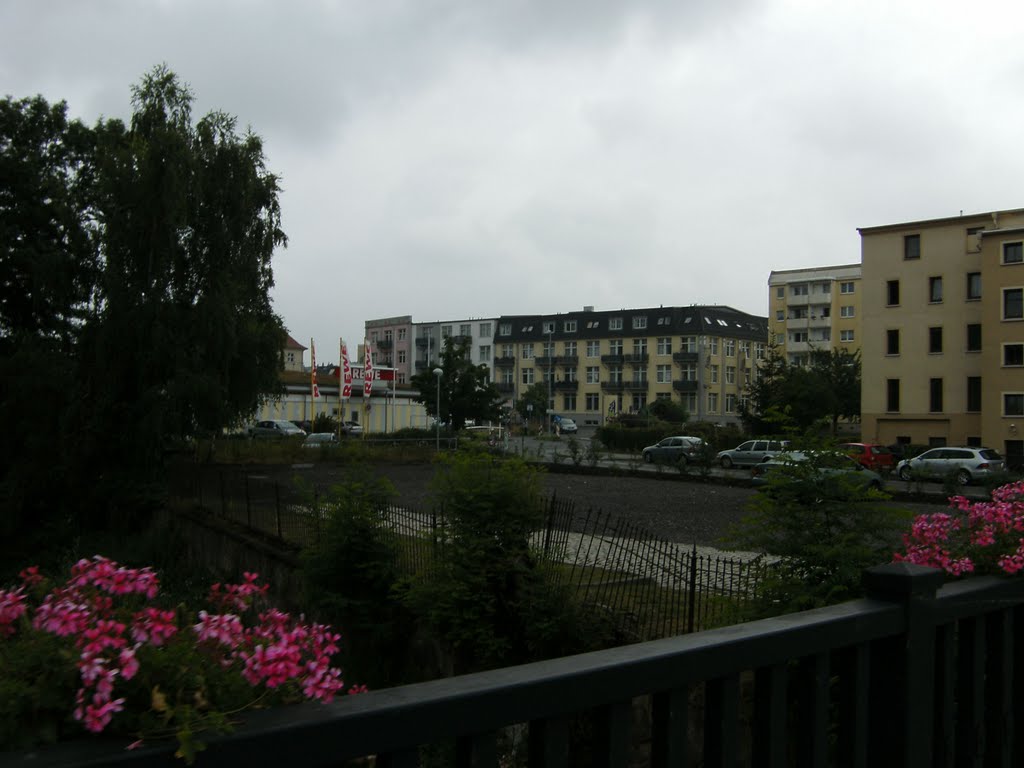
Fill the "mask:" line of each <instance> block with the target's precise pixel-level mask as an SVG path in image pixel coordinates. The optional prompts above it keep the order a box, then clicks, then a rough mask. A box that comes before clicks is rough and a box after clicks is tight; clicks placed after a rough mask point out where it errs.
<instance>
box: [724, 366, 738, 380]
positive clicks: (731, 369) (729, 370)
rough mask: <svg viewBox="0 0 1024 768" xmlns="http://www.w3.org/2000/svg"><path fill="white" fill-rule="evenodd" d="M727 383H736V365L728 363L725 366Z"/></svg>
mask: <svg viewBox="0 0 1024 768" xmlns="http://www.w3.org/2000/svg"><path fill="white" fill-rule="evenodd" d="M725 383H726V384H735V383H736V366H735V365H727V366H725Z"/></svg>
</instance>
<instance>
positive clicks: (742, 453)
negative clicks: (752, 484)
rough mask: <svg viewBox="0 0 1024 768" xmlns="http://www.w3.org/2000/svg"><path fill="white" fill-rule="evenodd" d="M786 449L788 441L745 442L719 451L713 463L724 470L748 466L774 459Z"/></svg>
mask: <svg viewBox="0 0 1024 768" xmlns="http://www.w3.org/2000/svg"><path fill="white" fill-rule="evenodd" d="M787 448H789V441H788V440H768V439H760V440H747V442H745V443H741V444H740V445H737V446H736V447H735V448H731V449H729V450H728V451H720V452H719V454H718V456H716V457H715V461H717V462H718V463H719V464H721V465H722V467H724V468H725V469H729V467H733V466H739V467H742V466H750V465H751V464H760V463H761V462H762V461H767V460H768V459H774V458H775V457H776V456H778V455H779V454H780V453H782V452H783V451H785V450H786V449H787Z"/></svg>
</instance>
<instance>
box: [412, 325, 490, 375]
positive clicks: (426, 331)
mask: <svg viewBox="0 0 1024 768" xmlns="http://www.w3.org/2000/svg"><path fill="white" fill-rule="evenodd" d="M495 322H496V321H495V319H494V318H470V319H468V320H445V321H443V322H435V323H416V324H415V344H416V354H415V359H414V362H413V365H414V370H413V373H414V374H417V373H422V372H423V371H427V370H432V369H433V368H434V367H435V366H436V365H437V363H438V361H439V360H440V359H441V350H443V349H444V343H445V339H448V338H454V339H455V340H456V341H459V342H462V341H465V342H468V343H469V358H470V362H471V363H473V364H474V365H486V366H487V367H488V369H490V371H491V379H492V380H493V379H494V369H493V365H494V325H495Z"/></svg>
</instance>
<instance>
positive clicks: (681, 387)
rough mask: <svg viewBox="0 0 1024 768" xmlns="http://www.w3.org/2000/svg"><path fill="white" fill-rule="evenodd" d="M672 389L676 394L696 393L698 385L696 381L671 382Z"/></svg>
mask: <svg viewBox="0 0 1024 768" xmlns="http://www.w3.org/2000/svg"><path fill="white" fill-rule="evenodd" d="M672 389H674V390H675V391H676V392H696V391H697V390H698V389H699V384H698V383H697V380H696V379H686V380H685V381H673V382H672Z"/></svg>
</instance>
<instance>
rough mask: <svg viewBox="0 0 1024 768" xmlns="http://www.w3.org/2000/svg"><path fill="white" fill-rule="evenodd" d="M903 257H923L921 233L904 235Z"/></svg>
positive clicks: (909, 258) (908, 258)
mask: <svg viewBox="0 0 1024 768" xmlns="http://www.w3.org/2000/svg"><path fill="white" fill-rule="evenodd" d="M903 258H904V259H907V260H908V261H909V260H911V259H920V258H921V236H920V235H904V236H903Z"/></svg>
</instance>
